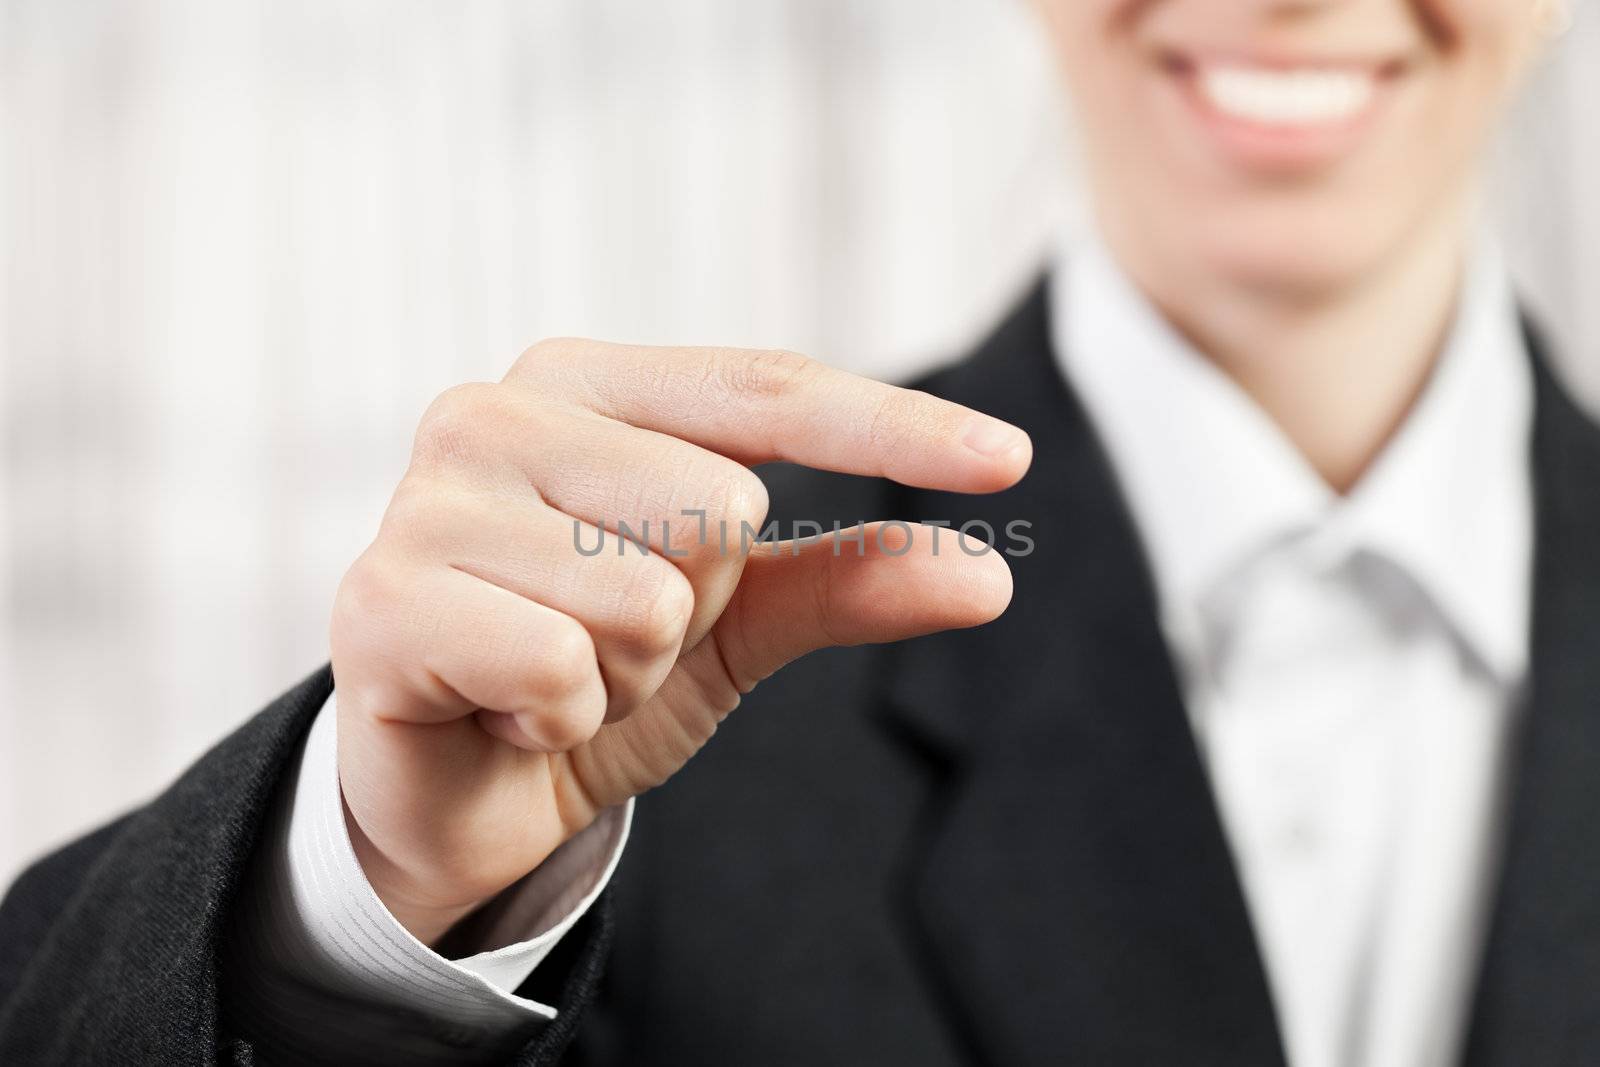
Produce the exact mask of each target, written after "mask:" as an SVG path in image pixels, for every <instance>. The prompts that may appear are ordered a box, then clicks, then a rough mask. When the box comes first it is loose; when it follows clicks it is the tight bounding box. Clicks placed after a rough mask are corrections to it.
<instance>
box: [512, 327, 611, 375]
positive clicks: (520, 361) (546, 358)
mask: <svg viewBox="0 0 1600 1067" xmlns="http://www.w3.org/2000/svg"><path fill="white" fill-rule="evenodd" d="M594 344H596V342H594V341H585V340H583V339H582V338H578V337H546V338H544V339H543V340H540V341H535V342H534V343H533V344H531V345H529V346H528V347H527V348H525V349H523V352H522V355H520V356H518V357H517V360H516V362H515V363H513V364H512V365H511V370H510V371H509V372H508V373H507V374H506V377H507V378H522V377H531V376H534V375H537V374H538V373H539V372H541V371H543V370H545V369H547V368H550V367H559V366H563V365H565V364H568V363H570V362H572V361H573V360H576V359H581V358H582V353H583V351H584V349H586V348H589V347H591V346H593V345H594Z"/></svg>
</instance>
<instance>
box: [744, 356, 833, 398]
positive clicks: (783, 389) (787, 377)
mask: <svg viewBox="0 0 1600 1067" xmlns="http://www.w3.org/2000/svg"><path fill="white" fill-rule="evenodd" d="M721 367H722V368H723V370H722V373H723V377H724V383H723V384H724V385H725V386H726V387H727V389H728V391H729V392H732V393H734V394H736V395H740V396H757V397H783V396H788V395H790V394H791V393H793V392H794V391H795V390H797V389H799V388H800V387H802V386H803V385H804V384H805V383H806V382H807V381H809V380H811V379H812V378H814V377H815V376H816V374H817V371H818V370H819V368H820V365H819V364H817V363H816V362H815V361H814V360H811V359H808V358H806V357H805V356H802V355H801V354H800V353H798V352H790V351H787V350H785V349H770V350H766V351H761V352H752V353H750V354H749V355H748V356H746V357H745V358H743V359H732V360H726V361H724V362H723V363H722V364H721Z"/></svg>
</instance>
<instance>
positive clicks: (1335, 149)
mask: <svg viewBox="0 0 1600 1067" xmlns="http://www.w3.org/2000/svg"><path fill="white" fill-rule="evenodd" d="M1161 66H1162V68H1163V69H1164V70H1165V72H1166V74H1168V75H1169V76H1170V77H1171V78H1172V79H1173V80H1174V81H1175V82H1176V84H1177V86H1178V88H1179V91H1180V92H1181V94H1182V95H1183V97H1184V98H1185V99H1186V100H1187V102H1188V106H1189V111H1190V112H1191V115H1192V116H1193V117H1194V118H1195V119H1197V120H1198V124H1199V126H1200V127H1201V128H1202V129H1203V130H1205V131H1206V132H1207V133H1208V134H1209V136H1210V138H1211V139H1212V140H1213V141H1214V142H1215V143H1216V145H1217V146H1218V147H1219V148H1220V149H1221V150H1222V151H1223V152H1224V153H1225V154H1226V155H1227V156H1229V157H1230V158H1231V159H1233V160H1234V161H1235V162H1236V163H1238V164H1240V165H1242V166H1246V167H1249V168H1251V169H1260V170H1268V171H1276V172H1296V171H1306V170H1310V169H1314V168H1318V167H1324V166H1327V165H1329V164H1331V163H1334V162H1336V161H1337V160H1339V159H1341V158H1343V157H1345V156H1348V155H1350V154H1351V153H1353V152H1354V151H1355V150H1356V148H1357V147H1358V146H1359V145H1360V143H1361V142H1362V141H1363V139H1364V137H1363V135H1364V134H1365V132H1366V131H1367V130H1368V129H1369V128H1370V127H1371V126H1372V125H1373V123H1374V121H1375V119H1376V118H1377V116H1378V114H1379V112H1380V111H1381V110H1382V108H1383V104H1384V101H1385V100H1386V98H1387V97H1388V96H1389V95H1390V93H1389V90H1390V89H1391V88H1392V86H1393V84H1394V83H1395V82H1396V81H1397V80H1398V79H1399V78H1400V76H1401V75H1402V74H1403V73H1404V72H1405V64H1404V63H1402V62H1399V61H1389V62H1327V61H1321V62H1319V61H1305V62H1293V61H1283V60H1279V59H1274V60H1272V61H1253V60H1244V59H1238V58H1234V57H1219V58H1195V57H1192V56H1187V55H1183V54H1180V53H1175V52H1169V53H1167V54H1166V55H1164V56H1163V57H1162V61H1161Z"/></svg>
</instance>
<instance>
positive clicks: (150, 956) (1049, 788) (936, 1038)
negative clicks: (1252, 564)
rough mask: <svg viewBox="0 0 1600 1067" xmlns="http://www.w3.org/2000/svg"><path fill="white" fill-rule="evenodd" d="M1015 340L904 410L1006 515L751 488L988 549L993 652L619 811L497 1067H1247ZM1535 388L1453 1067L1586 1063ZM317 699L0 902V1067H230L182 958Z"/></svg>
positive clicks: (1124, 608) (1215, 953)
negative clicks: (1531, 558)
mask: <svg viewBox="0 0 1600 1067" xmlns="http://www.w3.org/2000/svg"><path fill="white" fill-rule="evenodd" d="M1047 315H1048V308H1047V302H1046V300H1045V296H1044V290H1043V287H1040V288H1037V289H1035V291H1034V292H1033V293H1032V294H1031V295H1030V296H1029V297H1028V298H1027V300H1026V301H1025V302H1024V303H1023V304H1022V306H1021V307H1020V308H1019V309H1018V310H1017V311H1016V312H1015V313H1014V314H1013V315H1012V316H1011V317H1010V319H1009V320H1008V321H1006V322H1005V323H1004V324H1003V325H1002V326H1001V327H1000V329H999V330H998V331H997V332H996V333H995V334H994V335H993V336H992V337H991V338H990V339H989V340H988V341H987V342H986V343H985V344H984V345H983V346H982V347H981V349H980V350H979V352H978V353H977V354H976V355H975V356H974V357H973V358H971V359H969V360H967V361H966V362H964V363H961V364H958V365H956V366H954V367H952V368H950V369H948V370H945V371H943V372H940V373H937V374H935V375H933V376H932V377H930V378H928V379H926V380H925V381H923V382H921V383H918V384H919V385H920V386H921V387H922V388H925V389H928V390H929V391H931V392H934V393H938V394H941V395H944V396H948V397H950V398H952V399H954V400H957V401H960V402H961V403H964V404H967V405H970V406H972V407H975V408H978V409H981V410H985V411H988V412H991V413H993V414H995V415H997V416H999V417H1001V418H1004V419H1007V420H1009V421H1011V422H1013V423H1015V424H1017V425H1019V426H1022V427H1023V428H1025V429H1026V430H1027V431H1028V432H1029V433H1030V434H1031V435H1032V436H1033V441H1034V447H1035V453H1036V455H1035V460H1034V466H1033V469H1032V472H1031V473H1030V474H1029V475H1028V477H1027V478H1026V479H1024V480H1023V482H1022V483H1021V484H1020V485H1018V486H1017V487H1015V488H1013V489H1011V490H1008V491H1007V492H1005V493H1000V494H997V495H994V496H991V497H961V496H955V495H950V494H944V493H937V492H927V491H921V490H907V489H903V488H899V487H895V486H892V485H887V484H885V483H882V482H877V481H872V480H867V479H857V478H850V477H845V476H840V475H828V474H819V473H816V472H811V471H802V470H798V469H795V468H768V469H767V470H765V471H764V472H763V474H764V476H766V477H767V479H768V482H769V486H770V488H771V490H772V497H773V500H774V507H775V513H776V514H777V515H779V516H780V517H783V518H785V519H786V520H787V519H794V518H808V519H814V520H821V521H824V522H827V521H830V520H833V519H838V520H840V521H842V522H845V523H850V522H854V521H855V520H857V519H863V518H864V519H874V518H885V517H899V518H906V519H953V520H957V521H960V520H963V519H968V518H978V519H984V520H986V521H987V522H989V523H990V524H991V525H992V526H993V527H994V528H995V529H996V530H997V531H999V530H1004V528H1005V526H1006V524H1007V523H1008V522H1010V521H1011V520H1014V519H1024V520H1028V521H1030V522H1031V523H1032V524H1033V525H1032V529H1031V530H1030V531H1029V534H1030V535H1031V536H1032V538H1033V539H1034V541H1035V542H1036V549H1035V551H1034V552H1033V554H1032V555H1029V556H1026V557H1023V558H1017V559H1014V560H1013V561H1012V565H1013V570H1014V573H1015V576H1016V595H1015V599H1014V601H1013V603H1012V605H1011V608H1010V610H1009V611H1008V612H1007V613H1006V615H1005V616H1004V617H1002V618H1001V619H1000V620H999V621H997V622H995V623H993V624H991V625H989V626H986V627H982V628H979V629H976V630H968V631H961V632H956V633H948V634H940V635H936V636H933V637H928V638H923V639H920V640H917V641H913V642H907V643H904V644H900V645H896V646H887V647H870V648H856V649H836V650H832V651H828V652H822V653H817V654H815V655H813V656H810V657H808V658H806V659H804V660H802V661H800V662H799V663H796V664H794V665H792V666H791V667H789V668H787V669H785V670H784V671H781V672H779V673H778V674H777V675H776V676H775V677H774V678H772V679H771V680H769V681H768V682H765V683H763V684H762V686H761V687H760V688H759V689H758V690H757V691H756V692H755V693H753V694H751V695H750V696H749V697H748V698H747V699H746V701H745V705H744V707H742V708H741V709H740V710H739V711H738V712H737V713H736V714H735V715H733V716H732V717H731V718H730V719H729V720H728V721H727V723H726V724H725V725H724V727H723V729H722V730H721V732H720V733H719V734H718V736H717V737H716V738H715V739H714V740H713V742H712V743H711V744H710V745H709V746H708V747H707V749H706V750H705V751H704V752H703V753H701V755H699V756H698V757H697V758H696V759H695V760H694V761H693V762H692V763H691V764H690V765H689V766H688V767H687V768H686V769H685V770H684V771H683V772H682V773H680V774H679V775H678V776H676V777H675V778H674V779H673V780H672V781H671V782H669V783H668V784H667V785H666V786H664V787H663V788H661V789H659V790H657V791H655V792H653V793H651V794H649V795H647V796H646V797H644V798H642V799H641V801H640V802H639V806H638V812H637V822H636V825H635V830H634V833H633V838H632V840H631V842H630V843H629V845H628V848H627V854H626V856H625V858H624V860H623V863H622V866H621V868H620V869H619V871H618V873H617V876H616V879H615V881H614V883H613V887H612V889H611V890H610V891H609V892H608V893H607V894H606V896H605V898H603V900H602V902H601V904H600V905H599V906H598V907H597V909H596V910H595V912H594V913H593V914H592V915H591V916H590V917H589V918H587V919H586V920H585V921H584V922H583V923H582V924H580V926H579V927H578V928H577V929H576V930H575V931H574V932H573V933H572V934H571V935H569V937H568V939H567V940H566V942H564V944H563V946H562V949H561V951H560V954H559V955H558V956H557V957H552V959H551V960H549V961H547V962H546V964H545V965H544V966H542V967H541V968H540V970H539V971H538V972H536V974H535V977H534V978H533V979H532V980H531V983H534V984H536V985H537V988H535V985H534V984H530V987H529V988H527V989H525V990H524V992H528V993H537V994H538V995H539V996H541V997H543V998H549V999H553V1000H555V1001H556V1002H557V1004H558V1005H559V1007H560V1011H561V1014H560V1017H559V1018H558V1020H557V1021H556V1022H555V1023H553V1024H551V1025H550V1026H549V1027H548V1028H546V1030H545V1031H544V1032H542V1033H541V1034H540V1035H539V1036H538V1037H537V1038H536V1039H535V1040H534V1041H533V1042H532V1043H531V1044H530V1045H529V1046H528V1047H527V1048H525V1049H524V1050H523V1051H522V1053H521V1054H520V1057H519V1060H518V1062H521V1063H534V1064H544V1063H550V1062H554V1061H555V1060H556V1059H557V1058H558V1057H561V1056H562V1054H563V1051H565V1053H566V1058H565V1060H564V1062H573V1063H580V1064H592V1065H596V1067H612V1065H622V1064H628V1065H656V1064H660V1065H666V1064H674V1065H676V1064H760V1065H764V1067H770V1065H785V1064H795V1065H801V1064H804V1065H816V1064H857V1063H859V1064H875V1065H877V1064H918V1065H940V1064H958V1063H961V1064H967V1063H977V1064H1004V1065H1013V1064H1036V1063H1038V1064H1043V1063H1050V1064H1058V1063H1085V1064H1107V1063H1119V1064H1120V1063H1127V1064H1150V1063H1175V1064H1194V1065H1204V1064H1216V1065H1223V1064H1227V1065H1237V1064H1277V1063H1281V1062H1282V1060H1283V1053H1282V1046H1281V1042H1280V1038H1279V1034H1278V1032H1277V1028H1276V1023H1275V1020H1274V1014H1273V1009H1272V1005H1271V1002H1270V1000H1269V996H1268V991H1267V985H1266V981H1265V978H1264V973H1263V970H1262V965H1261V962H1260V959H1259V955H1258V951H1257V947H1256V944H1255V942H1254V940H1253V937H1252V933H1251V929H1250V925H1249V922H1248V920H1247V916H1246V911H1245V904H1244V900H1243V897H1242V895H1241V891H1240V886H1239V883H1238V879H1237V877H1236V874H1235V870H1234V867H1233V863H1232V859H1231V857H1230V854H1229V851H1228V847H1227V844H1226V841H1225V839H1224V836H1223V830H1222V826H1221V824H1220V822H1219V819H1218V815H1217V811H1216V808H1215V805H1214V803H1213V800H1212V797H1211V793H1210V790H1209V788H1208V786H1207V782H1206V779H1205V775H1204V771H1203V767H1202V764H1201V761H1200V758H1199V755H1198V753H1197V751H1196V748H1195V745H1194V742H1193V739H1192V736H1191V733H1190V729H1189V725H1188V721H1187V718H1186V716H1185V714H1184V710H1183V707H1182V705H1181V700H1180V695H1179V688H1178V684H1177V680H1176V677H1175V674H1174V670H1173V667H1172V664H1171V662H1170V660H1169V657H1168V653H1167V650H1166V647H1165V644H1164V642H1163V639H1162V635H1161V632H1160V630H1159V628H1158V623H1157V617H1156V609H1155V598H1154V590H1153V587H1152V584H1151V579H1150V576H1149V573H1148V570H1147V567H1146V565H1145V561H1144V560H1143V558H1142V555H1141V550H1140V546H1139V542H1138V540H1137V537H1136V534H1135V531H1134V529H1133V527H1132V525H1131V522H1130V519H1129V516H1128V514H1127V512H1126V510H1125V508H1124V505H1123V503H1122V500H1121V498H1120V496H1119V493H1118V490H1117V487H1116V485H1115V483H1114V481H1113V478H1112V475H1111V472H1110V469H1109V467H1108V465H1107V463H1106V461H1105V457H1104V456H1103V454H1102V452H1101V449H1100V446H1099V444H1098V442H1097V441H1096V439H1095V436H1094V434H1093V432H1092V431H1091V428H1090V427H1089V425H1088V423H1087V422H1086V420H1085V417H1084V414H1083V412H1082V410H1081V409H1080V407H1079V406H1078V403H1077V402H1076V400H1075V399H1074V397H1073V396H1072V394H1071V393H1070V391H1069V390H1068V389H1067V387H1066V386H1065V384H1064V383H1063V381H1062V380H1061V378H1060V376H1059V374H1058V372H1057V370H1056V366H1055V363H1054V360H1053V358H1052V355H1051V351H1050V340H1049V329H1048V323H1047ZM1534 347H1535V350H1536V351H1537V345H1535V346H1534ZM1535 374H1536V376H1537V414H1536V422H1535V443H1534V457H1535V459H1534V462H1535V471H1534V476H1535V484H1536V498H1537V503H1536V509H1537V515H1536V522H1537V567H1536V571H1537V573H1536V576H1535V585H1536V592H1535V618H1534V629H1533V648H1534V651H1533V664H1532V676H1531V691H1530V698H1529V699H1530V707H1529V710H1528V714H1527V715H1526V716H1525V718H1524V719H1523V721H1522V728H1521V732H1520V734H1519V736H1518V751H1517V756H1516V759H1515V761H1514V762H1515V769H1514V788H1513V797H1512V801H1511V813H1510V824H1509V831H1508V833H1509V838H1508V845H1507V848H1506V850H1505V860H1504V863H1503V870H1502V872H1501V874H1500V876H1499V884H1498V886H1497V892H1496V904H1495V907H1494V914H1493V920H1492V926H1491V932H1490V936H1489V942H1488V948H1487V951H1486V958H1485V961H1484V964H1483V967H1482V971H1481V974H1480V976H1479V982H1478V990H1477V994H1476V1001H1475V1007H1474V1011H1473V1018H1472V1025H1471V1032H1470V1036H1469V1041H1468V1049H1467V1053H1466V1059H1467V1061H1468V1062H1469V1063H1471V1064H1506V1065H1511V1064H1516V1065H1522V1064H1594V1063H1600V430H1597V429H1596V427H1595V426H1593V425H1592V424H1591V423H1590V422H1589V421H1588V420H1587V419H1586V418H1585V416H1584V415H1582V414H1581V413H1580V412H1579V411H1578V409H1577V408H1576V407H1575V406H1574V405H1573V404H1572V403H1571V401H1570V400H1569V399H1568V398H1567V396H1566V395H1565V394H1564V393H1563V392H1562V391H1561V389H1560V388H1559V387H1558V386H1557V384H1556V382H1555V380H1554V379H1553V378H1552V377H1551V375H1550V373H1549V371H1548V369H1547V367H1546V365H1545V362H1544V360H1543V359H1542V358H1539V357H1537V356H1536V358H1535ZM1160 402H1161V401H1160V400H1154V399H1153V401H1152V411H1151V417H1152V418H1159V417H1160V411H1159V408H1158V407H1156V406H1155V405H1157V404H1159V403H1160ZM330 685H331V679H330V677H329V675H328V673H327V672H326V670H324V671H319V672H318V673H316V674H315V675H313V676H312V677H311V678H310V679H308V680H307V681H306V682H304V683H302V684H301V685H300V686H299V687H297V688H296V689H294V690H292V691H291V692H290V693H288V694H286V695H285V696H284V697H283V698H281V699H280V700H279V701H277V702H276V703H275V704H274V705H272V706H271V707H270V708H268V709H267V710H266V711H264V712H263V713H262V714H261V715H260V716H258V717H257V718H256V719H254V720H253V721H252V722H251V723H249V724H248V725H247V726H245V727H244V728H243V729H242V730H240V731H239V732H238V733H237V734H235V735H234V736H233V737H231V738H229V739H228V740H226V741H224V742H223V743H222V744H221V745H220V746H218V747H217V748H216V749H215V750H213V751H212V752H211V753H209V754H208V755H207V756H205V757H204V758H203V759H202V760H201V761H200V762H199V763H198V764H197V765H196V766H195V767H194V768H193V769H192V770H190V771H189V772H188V773H187V774H186V775H185V776H184V777H183V778H182V779H181V780H180V781H179V782H178V783H177V784H176V785H174V786H173V787H172V789H171V790H169V791H168V792H167V793H166V794H164V795H163V796H162V797H160V798H158V799H157V800H156V801H155V802H154V803H152V804H151V805H149V806H148V807H146V808H144V809H141V810H140V811H137V812H135V813H133V814H132V815H129V816H127V817H126V818H124V819H122V820H120V821H118V822H116V823H114V824H112V825H111V826H108V827H106V828H104V829H102V830H100V831H98V832H96V833H94V834H92V835H90V836H89V837H87V838H84V839H83V840H80V841H78V842H77V843H75V844H72V845H69V846H68V847H67V848H66V849H64V850H62V851H61V852H58V853H56V854H55V855H53V856H50V857H48V858H47V859H45V860H43V861H41V862H40V863H39V864H38V865H36V866H35V867H33V868H31V869H30V870H29V871H28V872H27V873H26V874H25V875H24V876H23V877H22V878H21V879H20V880H19V881H18V883H17V884H16V886H15V887H14V888H13V889H12V891H11V893H10V895H9V896H8V897H7V898H6V901H5V904H4V906H3V908H0V1062H7V1063H13V1062H14V1063H29V1062H87V1061H94V1062H109V1061H117V1062H120V1061H147V1062H191V1061H206V1060H209V1059H211V1058H212V1057H213V1056H220V1057H221V1058H223V1059H224V1060H227V1059H228V1058H229V1057H232V1058H233V1059H235V1060H237V1061H239V1062H247V1061H248V1060H249V1057H250V1051H249V1043H248V1040H249V1035H248V1034H231V1033H229V1032H227V1031H228V1028H227V1026H226V1024H225V1023H224V1022H221V1021H219V1020H223V1019H225V1018H226V1012H225V1010H224V1009H225V1003H223V1004H222V1007H221V1008H219V1002H225V1000H226V995H225V990H226V982H225V976H224V975H222V974H221V973H220V972H221V970H222V967H221V965H220V964H219V959H220V958H223V955H224V954H223V953H222V952H221V949H222V947H223V946H221V945H220V940H221V938H220V934H219V931H220V930H221V929H222V925H221V924H222V920H223V919H224V917H225V916H226V914H227V910H228V908H229V906H230V903H231V901H232V900H233V899H234V896H235V893H236V891H237V888H238V885H239V883H240V880H241V878H242V877H243V876H244V872H245V870H246V863H247V860H248V859H249V857H250V855H251V851H252V848H253V847H254V845H255V842H256V840H257V836H258V831H259V827H260V826H261V822H262V816H263V813H264V812H265V811H266V810H267V808H268V806H269V804H270V803H271V801H272V798H273V792H274V786H275V783H276V781H277V779H278V778H279V776H280V774H281V772H282V770H283V767H284V765H285V762H286V761H287V760H288V759H289V758H290V757H291V756H292V754H293V752H294V749H295V745H296V743H297V742H298V741H299V739H300V738H301V737H302V736H303V734H304V731H305V729H306V727H307V725H308V723H309V721H310V719H311V717H312V716H313V715H314V713H315V711H316V709H317V708H318V707H319V706H320V705H321V703H322V701H323V699H324V698H325V697H326V695H327V692H328V689H329V687H330ZM613 944H614V947H612V946H613ZM219 988H221V989H222V990H224V993H222V994H219Z"/></svg>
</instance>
